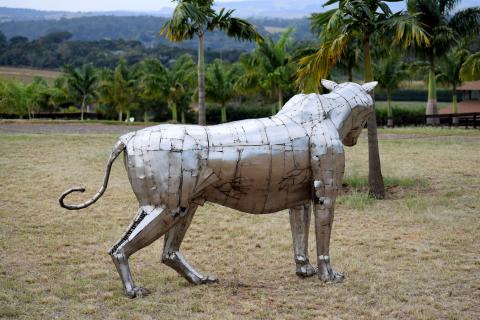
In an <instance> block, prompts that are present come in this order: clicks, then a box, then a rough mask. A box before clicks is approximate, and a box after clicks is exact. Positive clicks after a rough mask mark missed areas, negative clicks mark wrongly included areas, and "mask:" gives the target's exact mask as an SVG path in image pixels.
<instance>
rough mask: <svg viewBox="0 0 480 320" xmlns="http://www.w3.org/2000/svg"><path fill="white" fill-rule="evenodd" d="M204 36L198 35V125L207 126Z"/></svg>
mask: <svg viewBox="0 0 480 320" xmlns="http://www.w3.org/2000/svg"><path fill="white" fill-rule="evenodd" d="M203 40H204V39H203V34H199V35H198V124H199V125H202V126H204V125H206V124H207V117H206V110H205V49H204V44H203Z"/></svg>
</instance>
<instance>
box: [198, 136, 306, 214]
mask: <svg viewBox="0 0 480 320" xmlns="http://www.w3.org/2000/svg"><path fill="white" fill-rule="evenodd" d="M208 165H209V167H210V168H212V169H213V170H214V172H215V174H216V175H217V176H218V177H219V181H218V182H216V183H214V184H213V185H212V186H210V187H209V188H207V190H206V193H205V199H206V200H208V201H211V202H215V203H219V204H221V205H224V206H227V207H231V208H234V209H237V210H240V211H244V212H249V213H255V214H260V213H271V212H276V211H280V210H283V209H286V208H291V207H293V206H296V205H298V204H300V203H303V202H304V201H306V200H308V199H309V197H310V191H311V170H310V161H309V152H308V139H306V138H302V139H294V140H292V141H288V142H286V143H285V144H281V145H280V144H274V145H261V146H237V147H232V148H222V149H221V150H220V149H218V150H211V151H210V152H209V158H208Z"/></svg>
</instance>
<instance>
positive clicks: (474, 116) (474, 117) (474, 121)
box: [473, 112, 477, 129]
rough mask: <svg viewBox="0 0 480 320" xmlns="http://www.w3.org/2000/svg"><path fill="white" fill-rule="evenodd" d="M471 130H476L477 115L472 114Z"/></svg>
mask: <svg viewBox="0 0 480 320" xmlns="http://www.w3.org/2000/svg"><path fill="white" fill-rule="evenodd" d="M473 129H477V113H476V112H475V113H474V114H473Z"/></svg>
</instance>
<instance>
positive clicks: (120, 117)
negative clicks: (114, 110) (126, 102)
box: [118, 107, 123, 122]
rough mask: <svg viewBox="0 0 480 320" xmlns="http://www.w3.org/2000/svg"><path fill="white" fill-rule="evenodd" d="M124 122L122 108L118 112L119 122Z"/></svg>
mask: <svg viewBox="0 0 480 320" xmlns="http://www.w3.org/2000/svg"><path fill="white" fill-rule="evenodd" d="M122 120H123V112H122V108H121V107H120V110H119V111H118V121H120V122H122Z"/></svg>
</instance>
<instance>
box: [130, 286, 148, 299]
mask: <svg viewBox="0 0 480 320" xmlns="http://www.w3.org/2000/svg"><path fill="white" fill-rule="evenodd" d="M150 293H152V292H151V291H150V290H148V289H147V288H143V287H140V286H135V287H133V289H132V290H129V291H127V292H126V294H127V297H129V298H130V299H133V298H143V297H146V296H148V295H149V294H150Z"/></svg>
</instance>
